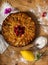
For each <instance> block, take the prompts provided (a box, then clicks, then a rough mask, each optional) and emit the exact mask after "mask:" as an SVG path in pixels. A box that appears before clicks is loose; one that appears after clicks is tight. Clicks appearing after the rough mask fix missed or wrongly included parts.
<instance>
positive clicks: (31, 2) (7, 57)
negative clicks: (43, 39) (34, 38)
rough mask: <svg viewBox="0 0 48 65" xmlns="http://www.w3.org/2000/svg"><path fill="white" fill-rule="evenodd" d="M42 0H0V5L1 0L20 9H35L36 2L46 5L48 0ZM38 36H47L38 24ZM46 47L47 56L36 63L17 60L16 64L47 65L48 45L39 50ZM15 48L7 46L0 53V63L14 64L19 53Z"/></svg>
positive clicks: (5, 64) (1, 64)
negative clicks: (0, 53)
mask: <svg viewBox="0 0 48 65" xmlns="http://www.w3.org/2000/svg"><path fill="white" fill-rule="evenodd" d="M44 1H45V0H44ZM44 1H43V0H0V6H1V4H2V3H3V2H8V3H10V4H11V5H12V6H13V7H15V8H18V9H19V10H20V11H28V10H30V9H31V8H32V9H34V10H35V11H36V10H37V8H36V5H37V3H38V4H40V5H41V6H42V7H45V6H47V5H48V0H46V1H45V2H44ZM39 35H40V36H41V35H43V36H47V37H48V34H46V33H45V32H44V31H43V29H42V27H41V26H40V34H39ZM46 49H47V56H44V57H43V58H42V59H40V60H38V61H37V62H36V63H34V64H33V62H28V63H27V64H25V63H23V62H18V65H48V47H44V48H43V49H42V50H40V52H44V51H45V50H46ZM16 51H17V49H16V48H14V47H12V46H9V47H8V49H7V50H6V51H5V52H4V53H3V54H2V55H0V65H16V63H17V62H16V59H17V58H19V57H20V55H19V53H16Z"/></svg>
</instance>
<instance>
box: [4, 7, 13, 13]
mask: <svg viewBox="0 0 48 65" xmlns="http://www.w3.org/2000/svg"><path fill="white" fill-rule="evenodd" d="M11 11H12V9H11V8H6V9H5V12H4V13H5V14H8V13H10V12H11Z"/></svg>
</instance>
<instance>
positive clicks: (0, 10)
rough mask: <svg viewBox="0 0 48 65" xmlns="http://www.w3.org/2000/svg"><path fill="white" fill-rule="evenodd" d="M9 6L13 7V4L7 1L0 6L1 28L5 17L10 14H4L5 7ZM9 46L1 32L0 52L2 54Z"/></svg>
mask: <svg viewBox="0 0 48 65" xmlns="http://www.w3.org/2000/svg"><path fill="white" fill-rule="evenodd" d="M7 7H11V5H10V4H9V3H7V2H6V3H3V5H2V6H1V7H0V30H1V25H2V23H3V21H4V19H5V18H6V17H7V16H8V15H9V14H4V11H5V8H7ZM11 8H12V7H11ZM8 46H9V45H8V44H7V43H6V42H5V40H4V38H3V36H2V35H1V34H0V54H2V53H3V52H4V51H5V50H6V49H7V47H8Z"/></svg>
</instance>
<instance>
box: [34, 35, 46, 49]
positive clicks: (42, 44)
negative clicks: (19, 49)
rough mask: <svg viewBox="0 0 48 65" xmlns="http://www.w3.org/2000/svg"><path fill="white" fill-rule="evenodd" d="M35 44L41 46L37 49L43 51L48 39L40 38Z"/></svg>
mask: <svg viewBox="0 0 48 65" xmlns="http://www.w3.org/2000/svg"><path fill="white" fill-rule="evenodd" d="M35 44H39V45H38V46H37V48H39V49H42V48H43V47H44V46H45V45H46V44H47V38H46V37H43V36H40V37H38V38H37V39H36V40H35Z"/></svg>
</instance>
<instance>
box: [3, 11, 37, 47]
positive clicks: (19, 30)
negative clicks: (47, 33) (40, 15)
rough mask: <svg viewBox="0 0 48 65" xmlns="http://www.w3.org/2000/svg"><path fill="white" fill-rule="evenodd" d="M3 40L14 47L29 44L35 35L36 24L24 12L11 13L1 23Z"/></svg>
mask: <svg viewBox="0 0 48 65" xmlns="http://www.w3.org/2000/svg"><path fill="white" fill-rule="evenodd" d="M2 34H3V36H4V38H5V40H6V41H7V42H8V43H9V44H11V45H13V46H16V47H22V46H25V45H28V44H30V42H31V41H33V40H34V38H35V35H36V25H35V22H34V21H33V20H32V18H31V17H30V16H29V15H28V14H27V13H25V12H18V13H11V14H10V15H9V16H8V17H7V18H6V19H5V20H4V21H3V24H2Z"/></svg>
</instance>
